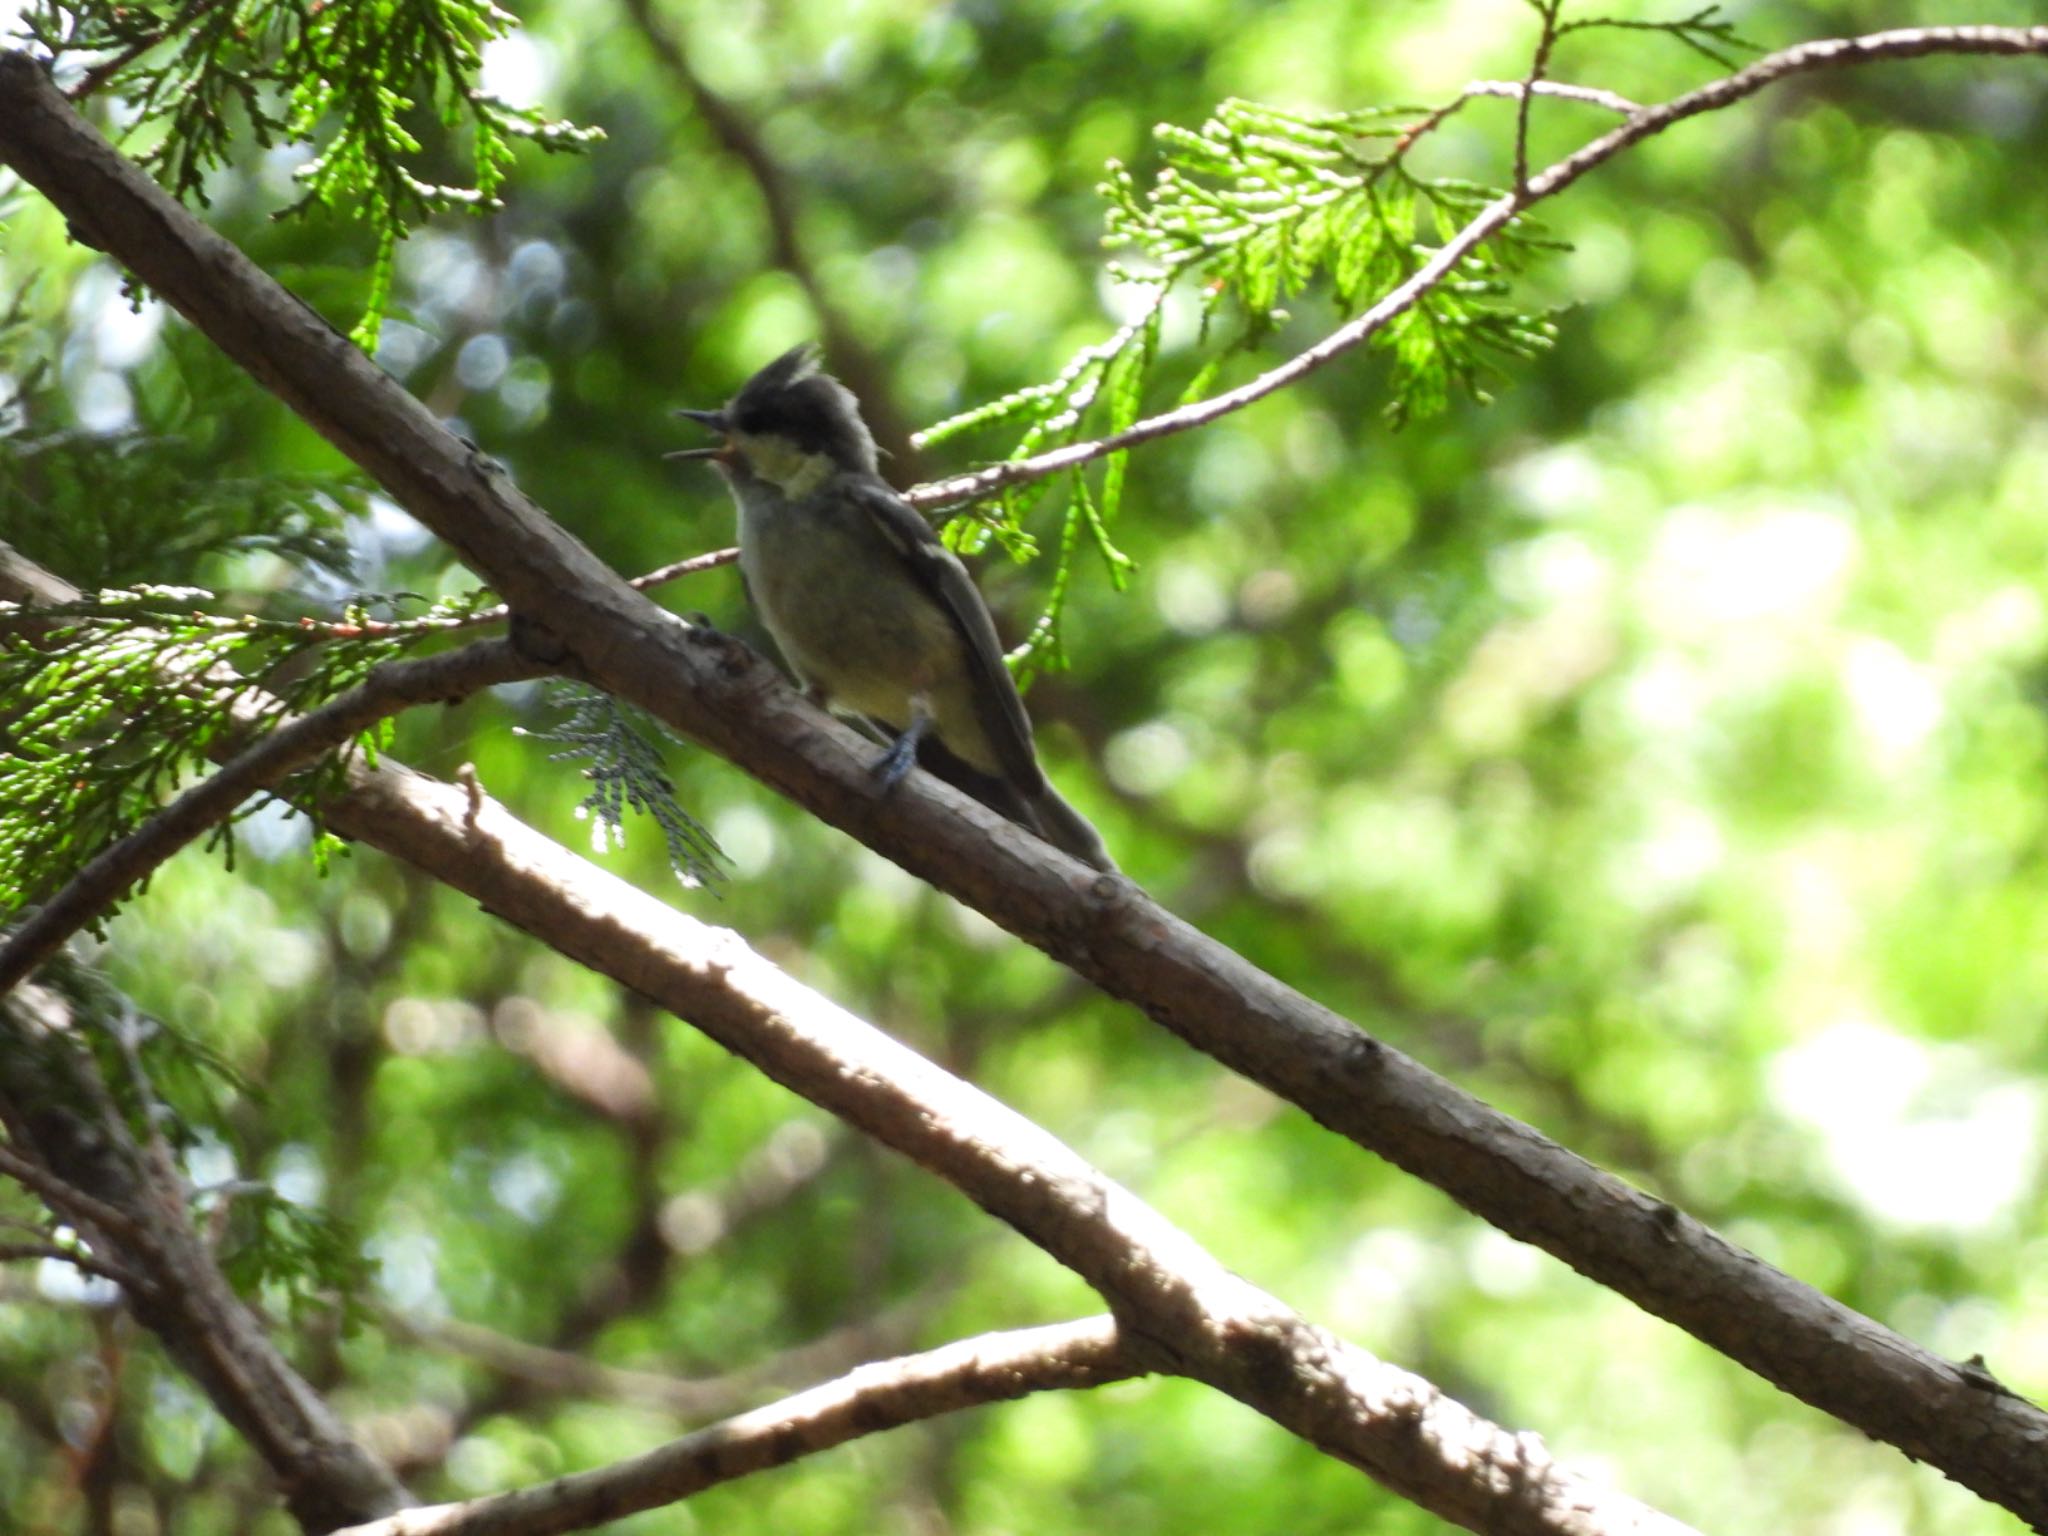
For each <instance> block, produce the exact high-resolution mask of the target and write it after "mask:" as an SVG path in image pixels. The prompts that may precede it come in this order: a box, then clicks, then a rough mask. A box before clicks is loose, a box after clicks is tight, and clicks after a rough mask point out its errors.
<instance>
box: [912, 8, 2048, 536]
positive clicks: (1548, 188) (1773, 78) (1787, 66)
mask: <svg viewBox="0 0 2048 1536" xmlns="http://www.w3.org/2000/svg"><path fill="white" fill-rule="evenodd" d="M1931 53H1973V54H2005V55H2013V54H2036V55H2048V27H1910V28H1906V29H1904V30H1901V31H1897V32H1873V33H1871V34H1869V35H1868V36H1864V37H1839V38H1829V39H1826V40H1824V41H1821V42H1813V43H1801V44H1799V45H1797V46H1796V47H1792V48H1787V49H1784V50H1783V51H1781V52H1778V53H1774V54H1771V55H1769V56H1768V57H1765V58H1761V59H1758V60H1757V61H1756V62H1755V63H1754V64H1752V65H1750V66H1749V67H1748V68H1747V69H1742V70H1738V71H1736V72H1735V73H1734V74H1732V75H1726V76H1723V77H1722V78H1721V79H1719V80H1715V81H1712V82H1710V83H1709V84H1706V85H1703V86H1701V87H1700V88H1699V89H1698V90H1696V91H1688V92H1687V93H1686V94H1685V95H1683V96H1679V97H1676V98H1674V99H1673V100H1671V101H1667V102H1665V103H1663V104H1662V105H1661V106H1655V107H1640V108H1637V109H1635V111H1634V112H1633V113H1632V114H1631V115H1630V117H1629V119H1628V121H1627V122H1625V123H1622V124H1621V125H1620V126H1619V127H1617V128H1615V129H1613V130H1611V131H1610V132H1608V133H1605V134H1603V135H1602V136H1601V137H1599V138H1597V139H1595V140H1594V141H1593V142H1592V143H1590V144H1588V145H1586V146H1585V147H1584V148H1582V149H1579V150H1577V151H1575V152H1574V153H1572V154H1570V155H1567V156H1566V157H1565V158H1564V159H1562V160H1559V161H1557V162H1556V163H1555V164H1553V165H1552V166H1550V167H1549V169H1547V170H1545V171H1542V172H1539V173H1538V174H1536V175H1534V176H1528V177H1526V179H1522V180H1520V181H1519V183H1518V185H1517V186H1516V187H1515V189H1514V190H1513V191H1511V192H1509V193H1507V194H1506V195H1505V196H1503V197H1500V198H1497V199H1496V200H1495V201H1493V202H1491V203H1489V204H1487V206H1486V207H1485V208H1483V209H1481V210H1480V211H1479V212H1478V213H1477V214H1475V215H1474V216H1473V218H1472V221H1471V222H1470V223H1468V224H1467V225H1466V226H1465V227H1464V228H1463V229H1461V230H1459V231H1458V232H1457V234H1455V235H1453V236H1452V237H1451V238H1450V239H1449V240H1447V241H1445V242H1444V244H1443V245H1442V246H1440V247H1439V248H1438V249H1437V252H1436V254H1435V255H1434V256H1433V257H1431V258H1430V260H1429V261H1428V262H1427V263H1425V264H1424V265H1423V266H1422V267H1421V269H1420V270H1418V271H1417V272H1416V273H1415V275H1414V276H1413V277H1411V278H1409V279H1408V280H1407V281H1406V282H1405V283H1402V284H1401V285H1400V286H1399V287H1398V288H1395V289H1393V290H1392V291H1391V292H1389V293H1388V294H1387V295H1386V296H1385V297H1384V298H1382V299H1380V301H1379V302H1378V303H1376V304H1374V305H1373V306H1372V307H1371V308H1370V309H1368V310H1366V311H1365V313H1364V314H1362V315H1360V316H1358V318H1357V319H1355V320H1351V321H1348V322H1347V323H1345V324H1344V325H1341V326H1339V327H1338V328H1337V329H1336V330H1334V331H1332V332H1331V333H1330V334H1329V335H1328V336H1325V337H1324V338H1323V339H1322V340H1321V341H1319V342H1317V343H1316V344H1315V345H1314V346H1312V347H1309V348H1308V349H1306V350H1305V351H1302V352H1299V353H1297V354H1296V355H1295V356H1293V357H1291V358H1289V359H1288V360H1287V361H1286V362H1284V363H1282V364H1280V365H1279V366H1278V367H1277V368H1271V369H1268V370H1267V371H1266V372H1264V373H1262V374H1260V375H1259V376H1258V377H1257V378H1256V379H1252V380H1251V381H1249V382H1248V383H1244V384H1240V385H1239V386H1238V387H1237V388H1235V389H1229V390H1225V391H1224V392H1223V393H1222V394H1220V395H1212V396H1211V397H1210V398H1208V399H1207V400H1197V401H1195V402H1194V403H1193V404H1190V405H1183V406H1177V407H1175V408H1174V409H1173V410H1170V411H1163V412H1161V413H1160V414H1159V415H1157V416H1148V417H1147V418H1146V419H1145V420H1143V421H1140V422H1137V423H1135V424H1133V425H1132V426H1130V427H1128V428H1126V429H1125V430H1124V431H1122V432H1115V433H1112V434H1110V435H1109V436H1107V437H1101V438H1096V439H1093V440H1092V441H1089V442H1085V443H1068V444H1065V445H1064V446H1062V447H1059V448H1052V449H1048V450H1047V451H1046V452H1044V453H1040V454H1034V455H1033V456H1032V457H1030V458H1028V459H1012V460H1009V461H1007V462H1005V463H1002V464H991V465H990V466H988V468H986V469H979V470H976V471H974V472H973V473H972V474H965V475H954V476H952V477H951V478H950V479H946V480H937V481H933V482H932V483H931V484H929V485H922V486H919V487H917V489H915V490H913V491H910V492H907V493H906V494H907V495H908V496H909V498H910V500H912V501H913V502H916V503H917V504H918V505H920V506H928V505H933V504H944V503H948V502H956V501H972V500H975V499H976V498H979V497H982V496H990V495H993V494H994V493H995V492H997V491H999V490H1001V489H1002V488H1003V487H1004V486H1008V485H1021V484H1024V483H1026V482H1029V481H1033V480H1043V479H1044V478H1045V477H1046V476H1048V475H1055V474H1058V473H1059V472H1060V471H1061V470H1064V469H1072V468H1073V467H1074V466H1075V465H1077V464H1086V463H1088V462H1089V461H1091V460H1093V459H1099V458H1103V457H1105V456H1107V455H1109V454H1112V453H1118V452H1121V451H1122V450H1124V449H1126V448H1134V447H1136V446H1137V445H1138V444H1140V443H1149V442H1151V441H1152V440H1153V439H1155V438H1161V437H1168V436H1171V435H1172V434H1173V433H1176V432H1185V431H1188V430H1189V429H1190V428H1193V427H1201V426H1207V425H1208V424H1209V423H1210V422H1212V421H1216V420H1219V419H1220V418H1222V417H1224V416H1228V415H1229V414H1230V413H1231V412H1232V411H1241V410H1243V409H1244V408H1245V407H1246V406H1248V405H1250V404H1252V403H1253V402H1254V401H1258V400H1263V399H1265V398H1266V396H1268V395H1270V394H1274V393H1277V392H1278V391H1280V390H1283V389H1285V388H1287V387H1288V386H1289V385H1290V384H1295V383H1298V382H1299V381H1301V380H1302V379H1305V378H1307V377H1308V376H1309V375H1310V374H1311V373H1314V372H1315V371H1316V370H1317V369H1318V368H1321V367H1322V366H1323V365H1324V364H1326V363H1329V362H1333V361H1334V360H1336V359H1337V358H1339V357H1342V356H1343V355H1344V354H1345V353H1346V352H1349V351H1351V350H1352V349H1354V348H1356V347H1359V346H1362V345H1364V344H1365V343H1366V342H1368V341H1370V340H1371V339H1372V338H1373V337H1374V336H1376V335H1378V334H1379V332H1381V331H1383V330H1385V329H1386V328H1387V326H1389V325H1390V324H1392V323H1393V322H1394V321H1395V320H1396V319H1398V318H1399V317H1400V316H1401V315H1403V314H1405V313H1406V312H1407V311H1408V310H1410V309H1412V308H1414V307H1415V304H1416V302H1417V301H1418V300H1420V299H1421V297H1422V296H1423V295H1424V294H1425V293H1427V292H1429V290H1430V289H1432V288H1435V287H1436V286H1437V285H1438V284H1440V283H1442V282H1443V281H1444V280H1445V279H1446V278H1447V277H1449V276H1450V275H1451V273H1452V272H1453V271H1455V270H1456V268H1457V265H1458V263H1459V262H1460V261H1463V260H1464V259H1465V255H1466V253H1467V252H1469V251H1470V250H1472V249H1473V248H1474V247H1475V246H1477V245H1480V244H1481V243H1483V242H1484V241H1487V240H1490V239H1491V238H1493V236H1495V235H1497V234H1499V233H1500V231H1501V230H1502V229H1503V228H1505V227H1506V226H1507V224H1508V222H1509V221H1510V220H1512V219H1513V218H1514V217H1515V216H1516V215H1517V214H1519V213H1521V212H1523V211H1524V210H1526V209H1527V208H1529V207H1530V206H1532V205H1533V204H1536V203H1540V202H1542V201H1543V200H1544V199H1545V198H1548V197H1555V196H1556V195H1557V194H1558V193H1560V192H1562V191H1564V189H1565V188H1566V187H1569V186H1570V185H1571V184H1572V183H1573V182H1575V181H1577V180H1578V179H1579V178H1580V177H1581V176H1583V175H1585V174H1586V173H1587V172H1588V171H1590V170H1592V169H1593V168H1594V167H1595V166H1598V165H1601V164H1604V163H1605V162H1606V161H1609V160H1612V159H1613V158H1614V157H1615V156H1616V155H1618V154H1620V153H1621V152H1622V151H1623V150H1626V149H1631V148H1633V147H1634V146H1635V145H1637V144H1640V143H1641V142H1642V141H1643V140H1644V139H1647V138H1649V137H1651V136H1652V135H1653V134H1658V133H1662V132H1663V131H1664V130H1665V129H1666V128H1669V127H1671V126H1672V125H1673V124H1674V123H1680V122H1683V121H1684V120H1685V119H1686V118H1688V117H1697V116H1699V115H1700V114H1701V113H1702V112H1713V111H1718V110H1719V109H1720V108H1722V107H1726V106H1729V105H1731V104H1733V103H1734V102H1737V101H1740V100H1742V99H1743V98H1744V97H1746V96H1754V95H1755V94H1756V93H1757V92H1758V91H1761V90H1763V89H1764V88H1765V87H1766V86H1771V85H1775V84H1777V83H1778V82H1779V81H1781V80H1786V79H1789V78H1791V77H1792V76H1793V75H1801V74H1809V73H1811V72H1813V71H1815V70H1821V69H1841V68H1845V67H1847V66H1849V65H1853V64H1875V63H1879V62H1882V61H1884V60H1887V59H1917V58H1924V57H1925V56H1926V55H1928V54H1931ZM1535 90H1536V93H1537V94H1549V93H1546V92H1544V91H1543V88H1542V85H1541V83H1540V82H1539V83H1538V84H1537V85H1536V87H1535ZM1486 94H1493V93H1492V92H1487V93H1486ZM1502 94H1508V93H1507V92H1503V93H1502ZM1512 94H1514V95H1515V96H1517V97H1519V98H1520V101H1521V107H1520V110H1521V111H1523V112H1526V110H1527V108H1528V103H1529V91H1528V90H1527V88H1526V86H1525V85H1524V84H1518V85H1516V86H1515V88H1514V90H1513V92H1512ZM1558 94H1563V93H1558ZM1605 104H1607V103H1603V105H1605Z"/></svg>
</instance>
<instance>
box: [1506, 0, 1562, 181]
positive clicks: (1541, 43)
mask: <svg viewBox="0 0 2048 1536" xmlns="http://www.w3.org/2000/svg"><path fill="white" fill-rule="evenodd" d="M1529 3H1530V4H1531V5H1532V6H1533V7H1534V8H1535V11H1536V14H1537V15H1539V16H1541V17H1542V18H1543V30H1542V32H1541V33H1540V34H1539V35H1538V36H1537V38H1536V50H1535V52H1534V53H1533V54H1531V55H1530V58H1529V73H1528V75H1527V76H1526V77H1525V78H1524V79H1523V81H1522V90H1521V94H1520V96H1519V97H1518V99H1517V100H1516V102H1515V180H1514V193H1515V196H1516V197H1518V198H1520V197H1527V196H1528V194H1529V108H1530V107H1531V106H1532V105H1533V104H1534V103H1535V100H1536V87H1537V85H1538V83H1539V82H1541V80H1542V79H1543V76H1544V75H1545V74H1546V73H1547V72H1548V71H1549V69H1550V50H1551V49H1553V48H1555V47H1556V46H1557V13H1558V11H1559V9H1560V8H1562V6H1563V4H1564V0H1529Z"/></svg>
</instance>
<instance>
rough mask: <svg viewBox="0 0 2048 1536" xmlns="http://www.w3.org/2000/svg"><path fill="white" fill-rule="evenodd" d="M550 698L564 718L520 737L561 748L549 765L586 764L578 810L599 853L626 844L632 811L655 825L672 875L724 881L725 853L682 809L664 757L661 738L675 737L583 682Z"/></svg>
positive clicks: (689, 880) (695, 882)
mask: <svg viewBox="0 0 2048 1536" xmlns="http://www.w3.org/2000/svg"><path fill="white" fill-rule="evenodd" d="M548 702H549V703H550V704H551V705H553V706H554V707H555V708H557V709H560V710H562V711H563V715H562V718H561V719H559V720H557V721H555V722H554V723H552V724H550V725H545V726H540V727H538V728H535V729H531V730H528V729H522V730H521V731H520V732H519V734H520V735H522V736H533V737H535V738H537V739H539V740H541V741H548V742H554V743H556V744H557V745H559V746H560V748H561V750H560V751H558V752H550V753H549V754H548V761H549V762H551V763H564V762H574V761H586V762H587V763H588V764H589V766H588V767H586V768H584V769H583V777H584V778H586V779H588V780H589V781H590V793H589V794H587V795H585V796H584V797H583V801H582V804H580V805H579V806H578V807H577V809H576V815H577V818H578V819H579V820H587V821H589V822H590V824H591V835H592V841H593V842H594V843H595V845H596V848H597V851H598V852H599V853H603V852H604V851H605V850H606V849H607V848H608V847H612V848H623V847H624V846H625V844H626V826H625V821H626V812H627V811H628V810H634V811H638V812H640V813H641V814H642V815H644V816H647V817H650V818H651V819H652V820H653V822H654V824H655V826H657V827H659V828H660V829H661V838H662V844H663V846H664V847H665V848H666V849H667V851H668V867H669V871H670V873H672V874H673V875H674V876H675V877H676V879H678V880H680V881H681V882H682V883H683V884H684V885H686V886H699V885H704V886H711V887H713V888H716V887H717V886H718V885H719V884H720V883H721V882H723V881H724V879H725V870H724V869H723V868H722V866H721V862H720V861H721V860H722V858H723V857H724V856H723V855H722V854H721V853H720V852H719V849H718V844H717V843H716V842H715V841H714V840H713V839H712V836H711V834H710V833H709V832H707V831H706V830H705V829H704V827H703V825H702V824H701V823H699V822H698V821H697V819H696V818H695V817H693V816H692V815H691V814H690V813H689V812H688V811H686V810H684V809H683V806H682V802H681V801H679V800H678V799H677V798H676V786H675V781H674V780H673V779H671V778H670V777H669V773H668V768H667V766H666V764H665V763H664V761H663V756H662V749H663V743H664V742H666V743H668V744H669V745H672V746H682V745H684V743H683V742H682V741H681V740H680V738H678V737H677V736H676V735H675V734H674V733H673V732H672V731H670V730H669V729H668V728H667V727H666V726H664V725H663V724H662V723H661V722H660V721H658V720H656V719H654V718H653V717H652V716H650V715H648V714H646V713H645V712H644V711H641V710H638V709H635V708H634V707H633V706H632V705H630V704H625V703H621V702H620V701H619V700H617V699H615V698H613V697H612V696H611V695H610V694H608V693H605V692H603V691H602V690H600V689H596V688H591V687H588V686H586V685H584V684H582V683H558V684H556V685H555V686H554V687H552V688H550V689H549V690H548Z"/></svg>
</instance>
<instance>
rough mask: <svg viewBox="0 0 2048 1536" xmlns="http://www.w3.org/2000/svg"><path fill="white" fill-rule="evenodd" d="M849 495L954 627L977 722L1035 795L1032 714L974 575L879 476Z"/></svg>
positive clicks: (1038, 777) (1018, 781)
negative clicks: (960, 641)
mask: <svg viewBox="0 0 2048 1536" xmlns="http://www.w3.org/2000/svg"><path fill="white" fill-rule="evenodd" d="M855 497H856V499H857V500H858V502H859V504H860V507H861V510H862V511H864V512H866V513H867V515H868V517H869V519H870V520H871V521H872V522H873V523H874V525H875V527H876V528H877V529H878V530H879V531H880V532H881V534H882V536H883V537H884V538H886V539H888V541H889V542H890V543H891V544H893V545H894V546H895V547H896V549H897V550H898V551H899V552H900V553H901V554H902V555H903V558H904V563H905V564H906V565H907V566H909V568H910V570H911V572H912V574H913V575H914V576H915V577H916V579H917V580H918V581H919V582H920V583H921V584H922V585H923V586H924V588H925V590H927V591H928V592H930V593H931V594H932V596H933V597H934V598H936V599H937V600H938V602H939V606H940V607H942V608H943V609H945V611H946V613H947V615H948V616H949V617H951V619H952V620H953V623H954V624H955V625H956V626H958V628H959V630H960V634H961V637H962V638H963V639H964V640H965V641H966V642H967V647H966V650H967V665H968V670H969V672H970V673H971V675H972V677H973V680H974V685H975V686H974V701H975V709H976V712H977V714H978V715H979V716H980V719H981V728H982V730H983V732H984V733H985V734H986V735H987V736H988V739H989V743H990V745H991V747H992V748H993V750H994V751H995V754H996V760H997V761H998V762H999V763H1001V764H1002V767H1003V773H1004V775H1005V777H1007V778H1008V779H1009V780H1010V782H1011V783H1012V784H1013V785H1015V786H1016V787H1017V788H1018V789H1019V790H1021V791H1022V792H1023V793H1024V794H1025V795H1027V796H1030V795H1036V794H1037V793H1038V792H1039V791H1040V790H1042V789H1043V788H1044V787H1045V775H1044V774H1043V773H1042V772H1041V771H1040V770H1039V766H1038V754H1037V753H1036V752H1035V751H1034V750H1033V749H1032V745H1031V717H1030V716H1029V715H1027V714H1025V713H1024V701H1023V700H1022V699H1020V698H1019V697H1018V696H1017V685H1016V684H1015V683H1014V682H1012V681H1011V679H1010V669H1009V668H1008V667H1007V666H1005V665H1004V664H1003V643H1002V641H1001V640H1000V639H999V638H998V637H997V635H996V625H995V620H994V619H992V618H991V617H989V611H988V604H987V603H985V602H984V601H982V596H981V592H980V591H979V589H977V588H976V587H975V585H974V578H973V577H972V576H969V575H968V574H967V567H966V566H964V565H962V564H961V563H960V559H959V557H958V556H957V555H955V554H954V553H953V552H952V551H951V550H950V549H948V548H946V546H945V545H944V544H942V543H941V542H940V541H939V536H938V534H936V533H934V532H933V531H932V525H931V524H930V523H928V522H926V521H925V520H924V518H923V517H922V516H921V515H920V514H919V512H918V511H917V509H916V508H915V507H913V506H911V505H910V503H909V502H907V501H905V500H904V499H903V498H902V497H901V496H898V495H897V494H896V493H895V492H894V491H892V490H891V489H889V487H888V486H887V485H885V484H883V483H882V482H881V481H879V480H877V481H874V482H872V483H868V484H863V485H861V486H859V487H858V488H857V489H856V491H855Z"/></svg>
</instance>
